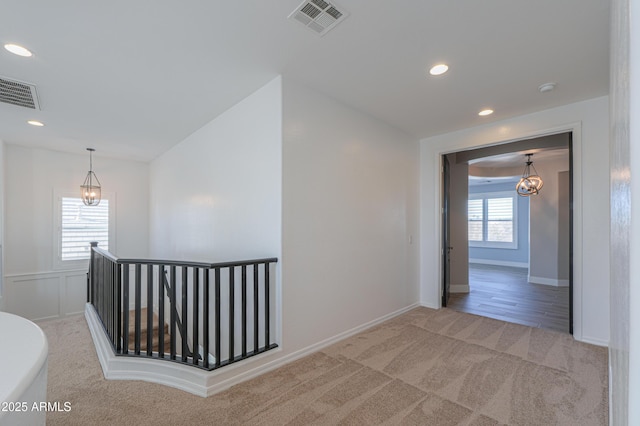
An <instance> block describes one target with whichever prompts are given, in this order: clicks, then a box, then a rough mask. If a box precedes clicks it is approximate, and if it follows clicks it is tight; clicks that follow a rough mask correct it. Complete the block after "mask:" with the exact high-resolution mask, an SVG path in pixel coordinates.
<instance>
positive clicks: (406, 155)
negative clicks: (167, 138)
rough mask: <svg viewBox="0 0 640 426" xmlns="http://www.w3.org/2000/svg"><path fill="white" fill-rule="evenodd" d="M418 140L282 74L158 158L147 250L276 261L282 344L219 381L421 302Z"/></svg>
mask: <svg viewBox="0 0 640 426" xmlns="http://www.w3.org/2000/svg"><path fill="white" fill-rule="evenodd" d="M417 148H418V145H417V141H416V140H414V139H412V138H411V137H409V136H407V135H406V134H404V133H402V132H400V131H397V130H395V129H393V128H390V127H389V126H387V125H385V124H382V123H380V122H378V121H377V120H375V119H373V118H371V117H369V116H366V115H363V114H362V113H359V112H357V111H354V110H352V109H350V108H348V107H346V106H343V105H341V104H339V103H338V102H335V101H333V100H331V99H328V98H326V97H324V96H322V95H320V94H318V93H316V92H313V91H311V90H308V89H306V88H304V87H301V86H298V85H296V84H294V83H292V82H288V81H286V80H284V81H283V80H282V79H281V78H278V79H276V80H274V81H272V82H271V83H269V84H267V85H266V86H265V87H263V88H262V89H260V90H258V91H257V92H255V93H254V94H252V95H251V96H249V97H248V98H246V99H244V100H243V101H242V102H240V103H239V104H237V105H236V106H234V107H233V108H231V109H229V110H228V111H226V112H225V113H223V114H222V115H221V116H219V117H217V118H216V119H214V120H213V121H211V122H210V123H208V124H207V125H205V126H204V127H203V128H201V129H200V130H198V131H196V132H195V133H194V134H192V135H191V136H189V137H188V138H187V139H185V140H184V141H182V142H181V143H180V144H178V145H177V146H175V147H174V148H172V149H171V150H170V151H168V152H167V153H165V154H164V155H162V156H161V157H159V158H158V159H156V160H154V161H153V162H152V164H151V178H150V180H151V202H150V206H151V209H150V210H151V231H150V237H151V247H153V248H152V253H153V257H162V258H172V259H188V260H206V261H218V260H230V259H231V260H233V259H235V260H240V259H245V258H255V257H272V256H276V257H278V258H279V264H278V265H279V268H278V271H277V274H278V280H279V283H281V287H280V293H279V296H280V307H281V308H282V317H281V323H280V327H279V331H280V333H278V336H279V338H278V343H279V344H280V349H279V350H278V351H271V352H267V353H265V354H264V355H262V356H259V357H255V358H252V360H251V361H247V362H246V363H241V364H237V365H234V366H233V367H230V368H225V369H222V370H220V371H218V372H216V375H215V380H216V383H217V384H218V385H219V386H220V387H221V388H222V387H225V386H228V385H229V384H232V383H235V382H236V381H239V380H242V379H246V378H247V377H250V376H252V375H255V374H257V373H259V372H264V371H265V369H267V368H274V367H276V366H278V365H280V364H282V363H284V362H287V361H290V360H292V359H295V358H297V357H299V356H303V355H305V354H307V353H309V352H310V351H313V350H316V349H317V348H318V347H319V346H322V345H323V344H326V343H327V342H328V341H331V340H332V339H337V338H339V337H342V336H344V335H345V333H349V332H353V331H354V330H355V329H359V328H361V327H364V326H366V325H367V324H370V323H371V322H373V321H376V320H380V319H382V318H386V317H388V316H389V315H392V314H394V313H396V312H398V311H400V310H402V309H405V308H407V307H408V306H411V305H412V304H414V303H415V302H416V301H417V299H418V291H417V276H418V274H417V262H418V257H417V256H418V246H417V244H416V243H415V240H414V241H412V242H411V241H410V239H411V238H414V239H415V238H416V236H417V232H418V223H417V218H418V213H417V197H418V193H417V182H418V155H417V154H418V149H417Z"/></svg>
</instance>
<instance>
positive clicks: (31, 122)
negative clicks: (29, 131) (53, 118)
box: [27, 120, 44, 127]
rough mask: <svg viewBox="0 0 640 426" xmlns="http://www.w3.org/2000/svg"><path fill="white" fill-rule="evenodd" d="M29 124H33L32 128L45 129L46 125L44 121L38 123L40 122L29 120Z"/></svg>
mask: <svg viewBox="0 0 640 426" xmlns="http://www.w3.org/2000/svg"><path fill="white" fill-rule="evenodd" d="M27 123H29V124H31V125H32V126H36V127H43V126H44V123H43V122H42V121H38V120H27Z"/></svg>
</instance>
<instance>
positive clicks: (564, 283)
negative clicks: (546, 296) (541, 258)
mask: <svg viewBox="0 0 640 426" xmlns="http://www.w3.org/2000/svg"><path fill="white" fill-rule="evenodd" d="M527 280H528V281H529V282H530V283H534V284H542V285H551V286H554V287H569V280H559V279H556V278H544V277H534V276H531V275H529V277H528V278H527Z"/></svg>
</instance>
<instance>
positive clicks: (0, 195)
mask: <svg viewBox="0 0 640 426" xmlns="http://www.w3.org/2000/svg"><path fill="white" fill-rule="evenodd" d="M5 182H6V179H5V177H4V142H3V141H2V139H0V312H1V311H4V310H5V308H4V302H5V299H6V298H5V297H4V186H5Z"/></svg>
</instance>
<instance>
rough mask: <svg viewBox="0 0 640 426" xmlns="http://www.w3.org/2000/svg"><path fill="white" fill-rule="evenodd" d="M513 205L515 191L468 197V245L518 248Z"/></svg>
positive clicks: (515, 209)
mask: <svg viewBox="0 0 640 426" xmlns="http://www.w3.org/2000/svg"><path fill="white" fill-rule="evenodd" d="M517 205H518V204H517V200H516V193H515V191H514V192H493V193H485V194H469V201H468V208H467V219H468V227H469V233H468V235H469V245H470V246H471V247H493V248H513V249H515V248H518V241H517V229H518V227H517V220H516V218H517Z"/></svg>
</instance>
